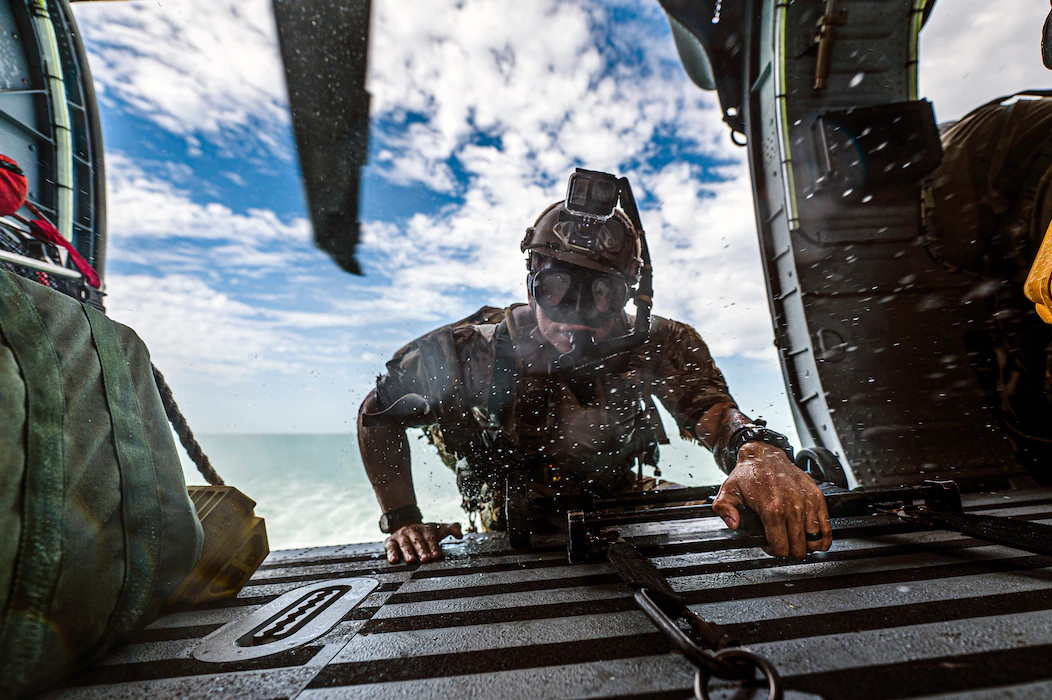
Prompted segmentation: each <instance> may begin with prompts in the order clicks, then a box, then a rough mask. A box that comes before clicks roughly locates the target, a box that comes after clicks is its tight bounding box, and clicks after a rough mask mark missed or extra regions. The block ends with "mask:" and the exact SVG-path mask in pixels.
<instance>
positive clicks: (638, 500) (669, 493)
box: [595, 486, 720, 510]
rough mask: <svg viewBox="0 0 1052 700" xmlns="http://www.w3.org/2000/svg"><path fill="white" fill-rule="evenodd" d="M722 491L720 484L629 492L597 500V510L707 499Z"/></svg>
mask: <svg viewBox="0 0 1052 700" xmlns="http://www.w3.org/2000/svg"><path fill="white" fill-rule="evenodd" d="M719 492H720V487H719V486H693V487H691V488H685V489H661V490H658V491H641V492H639V493H627V494H623V495H620V496H616V497H614V498H603V499H599V500H597V501H596V502H595V508H596V510H606V509H608V508H634V507H638V506H650V505H658V504H668V503H684V502H688V501H705V500H708V499H709V498H712V497H713V496H715V495H716V494H718V493H719Z"/></svg>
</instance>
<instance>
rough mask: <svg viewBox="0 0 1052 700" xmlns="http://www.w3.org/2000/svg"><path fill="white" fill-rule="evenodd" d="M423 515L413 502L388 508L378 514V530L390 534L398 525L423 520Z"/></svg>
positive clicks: (401, 525)
mask: <svg viewBox="0 0 1052 700" xmlns="http://www.w3.org/2000/svg"><path fill="white" fill-rule="evenodd" d="M423 520H424V516H423V515H421V514H420V509H419V508H417V507H416V504H415V503H410V504H409V505H407V506H402V507H401V508H395V509H394V510H389V511H387V512H386V513H384V514H383V515H381V516H380V532H382V533H384V534H385V535H390V534H391V533H392V532H394V531H395V530H397V529H398V528H400V527H404V526H406V525H413V524H415V523H419V522H423Z"/></svg>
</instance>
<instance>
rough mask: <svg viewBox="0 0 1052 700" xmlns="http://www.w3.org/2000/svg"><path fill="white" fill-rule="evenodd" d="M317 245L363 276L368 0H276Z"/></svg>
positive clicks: (294, 124) (293, 119)
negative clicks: (361, 214) (361, 230)
mask: <svg viewBox="0 0 1052 700" xmlns="http://www.w3.org/2000/svg"><path fill="white" fill-rule="evenodd" d="M273 4H274V18H275V20H276V22H277V26H278V39H279V40H280V43H281V57H282V60H283V62H284V64H285V78H286V81H287V82H288V90H289V107H290V110H291V112H292V128H293V130H294V131H295V133H296V147H297V148H298V149H299V160H300V169H301V170H302V171H303V184H304V187H305V188H306V191H307V201H308V203H309V205H310V213H311V222H312V223H313V225H314V242H315V244H316V245H317V246H318V247H319V248H321V249H322V250H324V251H325V252H326V253H328V254H329V255H330V256H331V257H332V259H333V260H335V261H336V263H337V264H338V265H339V266H340V267H342V268H343V269H344V270H346V271H347V272H352V273H354V274H356V275H358V274H361V268H360V267H359V266H358V262H357V261H356V260H355V257H354V251H355V248H356V247H357V245H358V191H359V185H360V182H361V176H360V170H361V167H362V166H363V165H365V160H366V152H367V149H368V144H369V93H367V92H366V91H365V72H366V61H367V56H368V49H369V14H370V2H369V0H340V1H339V2H334V1H333V0H274V3H273Z"/></svg>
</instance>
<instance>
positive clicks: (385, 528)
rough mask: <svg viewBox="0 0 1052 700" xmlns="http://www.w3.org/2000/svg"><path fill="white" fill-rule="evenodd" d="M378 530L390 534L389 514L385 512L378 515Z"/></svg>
mask: <svg viewBox="0 0 1052 700" xmlns="http://www.w3.org/2000/svg"><path fill="white" fill-rule="evenodd" d="M380 532H383V533H385V534H388V535H390V534H391V516H390V515H388V514H387V513H384V514H383V515H381V516H380Z"/></svg>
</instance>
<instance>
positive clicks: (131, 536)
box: [83, 306, 164, 648]
mask: <svg viewBox="0 0 1052 700" xmlns="http://www.w3.org/2000/svg"><path fill="white" fill-rule="evenodd" d="M83 308H84V313H85V315H86V316H87V318H88V323H89V324H90V326H91V336H92V339H93V340H94V341H95V347H96V349H97V350H98V353H99V362H100V363H101V365H102V385H103V389H104V391H105V393H106V404H107V408H109V412H110V423H111V425H112V429H113V440H114V443H115V446H116V452H117V469H118V471H119V472H120V489H121V519H122V521H123V524H124V582H123V585H122V587H121V592H120V597H119V598H118V600H117V605H116V607H115V608H114V610H113V612H112V614H111V616H110V619H109V622H108V623H107V625H106V631H105V633H104V634H103V637H102V642H101V647H102V648H108V647H109V646H110V645H112V644H114V643H116V642H117V640H119V639H120V638H122V637H124V636H125V635H127V634H128V633H130V632H131V631H132V630H133V629H134V627H135V625H136V623H137V622H138V621H139V620H140V619H141V618H142V615H143V613H144V612H145V611H146V608H147V606H148V605H149V603H150V596H151V595H152V593H153V590H152V582H153V581H155V580H156V578H157V567H158V565H159V563H160V560H161V542H162V541H163V538H164V532H163V531H162V525H161V518H160V496H159V494H158V491H157V489H158V486H157V471H156V465H155V464H154V461H153V453H152V452H151V450H150V445H149V442H148V441H147V439H146V429H145V427H144V426H143V422H142V416H141V414H140V412H139V406H138V404H137V403H136V402H134V400H132V401H129V397H134V396H135V384H134V381H133V379H132V375H131V371H130V370H129V369H128V359H127V357H126V356H125V353H124V348H123V346H122V345H121V341H120V336H119V335H118V334H117V328H116V326H115V325H114V324H113V321H111V320H110V319H109V318H107V317H106V316H105V315H103V314H102V312H100V311H96V310H95V309H93V308H91V307H88V306H85V307H83Z"/></svg>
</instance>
